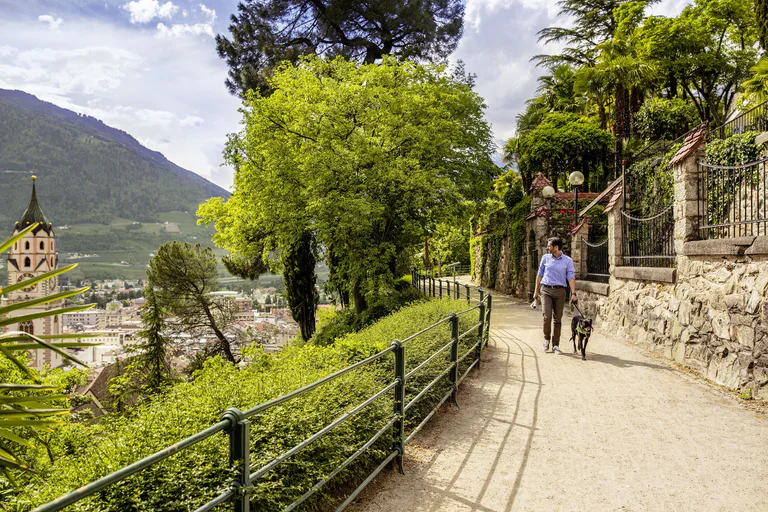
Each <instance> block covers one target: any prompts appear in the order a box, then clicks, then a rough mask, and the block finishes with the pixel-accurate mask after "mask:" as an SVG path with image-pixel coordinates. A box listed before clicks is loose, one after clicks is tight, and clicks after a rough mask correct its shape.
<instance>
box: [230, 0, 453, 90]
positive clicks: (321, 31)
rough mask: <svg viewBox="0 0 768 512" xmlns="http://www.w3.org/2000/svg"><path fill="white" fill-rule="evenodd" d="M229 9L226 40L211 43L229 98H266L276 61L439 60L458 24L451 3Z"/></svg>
mask: <svg viewBox="0 0 768 512" xmlns="http://www.w3.org/2000/svg"><path fill="white" fill-rule="evenodd" d="M237 9H238V14H236V15H232V17H231V22H232V23H231V25H230V26H229V31H230V33H231V39H229V38H227V37H225V36H222V35H219V36H216V49H217V51H218V53H219V56H220V57H221V58H223V59H225V60H226V62H227V65H228V66H229V78H228V79H227V81H226V85H227V88H228V89H229V91H230V92H231V93H233V94H244V93H245V92H246V91H248V90H249V89H254V90H256V91H260V92H261V93H266V92H267V91H268V90H269V89H270V87H271V86H270V83H269V77H270V76H271V75H272V72H273V70H274V69H275V68H276V67H277V66H278V65H279V64H280V62H282V61H288V62H291V63H296V62H298V59H299V57H300V56H302V55H310V54H317V55H323V56H327V57H330V58H333V57H335V56H343V57H346V58H347V59H350V60H355V61H361V62H365V63H368V64H371V63H374V62H376V61H377V60H379V59H381V58H382V57H384V56H385V55H397V56H399V57H402V58H407V59H427V60H435V59H437V60H439V59H444V58H446V57H447V56H448V55H449V54H450V53H451V52H452V51H453V50H454V49H455V48H456V45H457V43H458V41H459V38H460V37H461V32H462V25H463V18H464V3H463V2H461V1H459V0H423V1H418V2H412V1H410V2H409V1H403V0H385V1H379V2H354V1H350V2H340V1H335V0H316V1H313V2H304V1H299V0H245V1H243V2H240V3H239V4H238V6H237Z"/></svg>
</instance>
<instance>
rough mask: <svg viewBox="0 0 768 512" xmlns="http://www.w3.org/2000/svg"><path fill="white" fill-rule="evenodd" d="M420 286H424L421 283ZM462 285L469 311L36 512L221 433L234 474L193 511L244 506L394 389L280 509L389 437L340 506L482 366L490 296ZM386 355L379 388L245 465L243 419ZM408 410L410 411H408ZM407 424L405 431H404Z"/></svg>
mask: <svg viewBox="0 0 768 512" xmlns="http://www.w3.org/2000/svg"><path fill="white" fill-rule="evenodd" d="M430 279H431V278H429V277H427V276H424V275H419V274H418V273H417V272H415V271H414V273H413V274H412V284H413V286H415V287H417V288H419V287H420V286H421V284H426V283H427V282H429V280H430ZM432 284H433V286H432V290H434V289H435V287H434V279H432ZM470 288H471V290H470ZM424 289H425V290H428V289H427V288H424ZM454 289H455V290H458V288H457V287H456V286H454ZM462 290H463V291H464V292H465V294H464V295H463V296H462V297H464V298H466V300H467V301H468V303H470V304H469V305H470V306H471V307H468V309H466V310H464V311H461V312H459V313H451V315H449V316H448V317H446V318H444V319H442V320H440V321H438V322H436V323H434V324H432V325H431V326H429V327H427V328H425V329H422V330H421V331H419V332H417V333H415V334H413V335H411V336H409V337H408V338H406V339H405V340H402V341H400V340H394V341H393V342H392V344H391V345H390V346H389V347H387V348H386V349H384V350H382V351H380V352H378V353H376V354H374V355H372V356H370V357H368V358H366V359H363V360H361V361H358V362H357V363H354V364H352V365H350V366H347V367H346V368H343V369H341V370H339V371H337V372H335V373H333V374H331V375H328V376H326V377H324V378H322V379H320V380H318V381H315V382H313V383H311V384H308V385H306V386H304V387H302V388H300V389H297V390H295V391H293V392H291V393H288V394H286V395H283V396H280V397H277V398H275V399H273V400H270V401H268V402H264V403H262V404H259V405H257V406H255V407H253V408H251V409H248V410H246V411H241V410H239V409H237V408H231V409H227V410H226V411H224V413H223V414H222V416H221V420H220V421H219V422H218V423H216V424H214V425H212V426H211V427H209V428H207V429H205V430H203V431H201V432H198V433H197V434H195V435H193V436H190V437H188V438H186V439H184V440H182V441H180V442H178V443H176V444H174V445H172V446H169V447H167V448H165V449H164V450H161V451H160V452H157V453H155V454H152V455H150V456H148V457H146V458H144V459H142V460H140V461H138V462H136V463H134V464H131V465H130V466H127V467H125V468H122V469H120V470H119V471H116V472H114V473H112V474H110V475H107V476H105V477H103V478H101V479H99V480H97V481H95V482H91V483H89V484H87V485H85V486H83V487H81V488H79V489H77V490H75V491H73V492H71V493H69V494H67V495H65V496H62V497H60V498H58V499H56V500H54V501H52V502H50V503H47V504H45V505H42V506H40V507H38V508H36V509H35V511H34V512H52V511H56V510H61V509H63V508H65V507H67V506H69V505H72V504H74V503H77V502H79V501H81V500H83V499H86V498H87V497H89V496H91V495H93V494H95V493H97V492H99V491H101V490H103V489H105V488H107V487H109V486H112V485H115V484H118V483H119V482H121V481H123V480H125V479H126V478H128V477H130V476H131V475H133V474H135V473H137V472H139V471H142V470H143V469H145V468H148V467H150V466H152V465H154V464H156V463H158V462H160V461H162V460H164V459H166V458H168V457H171V456H173V455H174V454H176V453H178V452H180V451H182V450H185V449H188V448H190V447H192V446H194V445H196V444H198V443H200V442H202V441H204V440H205V439H208V438H210V437H211V436H214V435H216V434H218V433H221V432H226V433H227V435H228V436H229V461H230V466H231V468H232V470H233V471H234V473H235V475H236V476H235V478H234V480H233V481H232V483H231V485H230V486H229V488H228V489H227V490H225V491H224V492H222V493H220V494H219V495H218V496H217V497H215V498H214V499H213V500H211V501H209V502H207V503H205V504H204V505H202V506H200V507H199V508H198V509H197V511H196V512H203V511H207V510H213V509H214V508H216V507H218V506H221V505H223V504H226V503H231V509H232V510H234V511H236V512H247V511H249V510H250V493H251V488H252V485H253V483H254V482H255V481H256V480H258V479H259V478H261V477H263V476H265V475H266V474H268V473H269V472H270V471H272V470H274V469H275V468H277V467H278V466H279V465H281V464H283V463H285V462H286V461H288V460H289V459H290V458H291V457H293V456H294V455H296V454H298V453H299V452H301V451H302V450H304V449H305V448H307V447H308V446H310V445H311V444H313V443H314V442H316V441H317V440H319V439H321V438H322V437H324V436H325V435H327V434H328V433H329V432H331V431H332V430H333V429H335V428H336V427H338V426H339V425H341V424H342V423H344V422H346V421H348V420H350V419H351V418H353V417H355V416H356V415H357V414H359V413H360V412H362V411H363V410H365V409H366V408H367V407H369V406H371V405H372V404H373V403H374V402H376V401H377V400H379V399H382V398H383V397H385V396H388V395H389V394H391V393H393V394H394V396H393V397H392V398H393V400H392V403H393V411H392V414H391V415H390V416H389V417H385V418H382V421H383V423H384V425H383V427H382V428H381V429H380V430H379V431H378V432H376V433H375V434H374V435H373V436H372V437H370V438H369V439H367V440H366V441H365V442H364V443H363V445H362V446H361V447H360V448H359V449H358V450H357V451H356V452H354V453H353V454H352V455H350V456H349V457H348V458H347V459H346V460H344V461H343V462H342V463H341V464H340V465H339V466H337V467H336V468H335V469H334V470H333V471H331V473H330V474H328V475H327V476H326V477H325V478H323V479H322V480H320V481H318V482H317V483H315V484H314V485H313V486H312V487H311V488H310V489H309V490H307V491H306V492H305V493H304V494H302V495H301V496H300V497H299V498H298V499H296V500H295V501H294V502H293V503H291V504H290V505H288V506H287V507H286V508H285V510H286V511H290V510H294V509H295V508H296V507H298V506H299V505H300V504H302V503H303V502H305V501H306V500H307V499H309V498H310V497H312V496H313V495H314V494H315V493H317V492H318V491H319V490H320V489H321V488H322V487H323V486H324V485H325V484H326V483H328V482H329V481H330V480H331V479H332V478H333V477H334V476H336V475H337V474H338V473H339V472H340V471H342V470H343V469H344V468H346V467H347V466H349V465H350V464H352V463H353V462H354V461H355V460H356V459H357V458H358V457H359V456H360V455H362V454H363V453H364V452H365V451H366V450H368V449H370V448H371V447H372V446H373V445H374V444H375V443H376V442H377V441H378V440H380V439H382V438H384V437H385V436H387V435H389V436H390V438H391V439H392V445H391V449H390V452H389V454H388V455H387V456H386V457H385V458H384V459H383V460H382V461H381V463H380V464H379V465H378V466H377V467H376V468H374V469H373V470H372V472H371V473H370V474H369V475H368V477H367V478H366V479H365V480H364V481H363V482H362V483H361V484H360V485H359V486H358V487H357V488H356V489H355V490H354V491H353V492H352V493H351V494H350V496H349V497H348V498H347V499H346V500H345V501H344V502H343V503H342V504H341V505H340V506H339V508H338V509H337V510H343V509H344V508H346V507H347V506H348V505H349V504H350V503H351V502H352V501H353V500H354V498H355V497H356V496H357V495H358V494H359V493H360V492H361V491H362V490H363V489H364V488H365V487H366V486H367V485H368V484H369V483H370V482H371V481H372V480H373V478H374V477H375V476H376V475H377V474H379V473H380V472H381V471H382V470H383V469H384V468H385V467H386V466H387V464H389V463H390V462H392V461H393V460H394V461H395V462H396V463H397V464H398V465H399V466H400V469H401V470H402V457H403V456H404V455H405V447H406V445H407V444H408V442H409V441H410V440H411V439H412V438H413V436H414V435H415V434H416V432H418V431H419V430H420V429H421V428H422V427H423V426H424V425H425V424H426V422H427V421H429V419H430V418H431V417H432V416H433V415H434V413H435V412H436V411H437V410H438V409H439V407H440V406H442V405H443V404H444V403H445V402H446V400H448V399H451V400H452V401H453V402H454V403H455V402H456V399H457V392H458V386H459V384H460V383H461V381H462V380H463V379H464V377H466V375H467V374H468V373H469V371H470V370H471V369H472V368H479V367H480V354H481V351H482V349H483V347H484V346H485V345H486V344H487V342H488V333H489V329H490V325H489V323H490V315H491V308H492V298H491V296H490V295H487V294H485V292H484V291H483V290H481V289H478V288H475V287H468V288H466V289H464V288H462ZM425 293H427V294H430V295H432V296H435V294H434V293H431V292H430V291H427V292H425ZM449 295H450V294H449ZM449 295H446V296H449ZM473 296H476V297H477V301H476V304H475V305H474V306H472V305H471V299H472V297H473ZM473 315H477V316H476V318H477V321H476V322H474V323H472V324H471V327H470V328H469V330H466V331H465V332H464V333H461V334H460V333H459V326H460V320H461V319H462V318H467V319H468V318H471V317H472V316H473ZM470 322H471V321H470ZM465 323H466V322H465ZM443 325H450V336H449V338H450V339H447V340H446V343H445V344H443V345H442V348H439V349H437V350H435V351H434V352H433V353H432V354H431V355H429V357H427V358H426V359H425V360H424V361H418V362H416V363H414V361H411V360H409V359H408V354H409V353H410V349H409V348H408V347H409V346H414V347H415V345H414V343H415V341H416V340H418V339H419V338H420V337H422V336H424V335H426V334H427V333H430V332H432V331H434V330H435V329H439V328H440V327H441V326H443ZM459 350H461V351H462V354H460V353H459ZM390 353H391V354H393V356H394V371H393V373H392V380H390V381H389V382H388V383H386V384H384V385H383V387H382V388H381V389H380V390H379V391H377V392H376V393H375V394H374V395H372V396H370V397H368V398H367V399H366V400H364V401H363V402H362V403H360V404H358V405H357V406H355V407H354V408H353V409H352V410H349V411H347V412H345V413H344V414H342V415H341V416H339V417H338V418H337V419H335V420H334V421H333V422H331V423H330V424H328V425H326V426H325V427H323V428H322V429H320V430H319V431H317V432H315V433H314V434H312V435H311V436H309V437H308V438H306V439H305V440H303V441H302V442H300V443H299V444H297V445H295V446H294V447H292V448H290V449H288V450H287V451H286V452H284V453H282V454H281V455H279V456H277V457H275V458H274V459H272V460H271V461H270V462H268V463H266V464H264V465H263V466H261V467H258V468H253V467H252V466H251V462H250V456H251V453H250V423H249V418H252V417H254V416H256V415H258V414H260V413H263V412H264V411H266V410H268V409H270V408H272V407H275V406H279V405H280V404H283V403H286V402H289V401H291V400H293V399H295V398H297V397H300V396H302V395H304V394H306V393H308V392H310V391H312V390H313V389H316V388H319V387H320V386H323V385H324V384H327V383H329V382H331V381H333V380H336V379H338V378H340V377H342V376H344V375H347V374H349V373H350V372H352V371H354V370H357V369H360V368H363V367H367V366H370V365H374V364H381V361H382V359H383V358H385V357H386V356H389V354H390ZM413 354H416V355H418V354H419V351H418V350H415V351H414V352H413ZM413 354H412V355H413ZM441 355H442V356H444V357H443V358H442V359H441V357H440V356H441ZM470 356H472V357H470ZM389 357H391V356H389ZM468 358H469V359H468ZM409 363H410V364H415V367H414V368H413V369H411V370H410V371H409V372H407V373H406V369H407V367H408V364H409ZM440 364H443V366H439V365H440ZM436 365H437V366H436ZM425 370H431V371H432V372H433V373H434V372H439V374H438V375H437V377H436V378H432V375H431V374H430V373H428V372H427V373H426V376H425ZM425 378H426V379H429V382H428V383H427V384H426V385H424V386H423V387H418V386H420V385H421V382H423V381H424V379H425ZM414 386H417V387H414ZM439 388H442V389H443V390H445V391H446V393H445V394H443V395H441V397H442V398H441V399H440V400H439V401H438V403H437V405H434V406H433V407H431V408H430V407H429V406H430V405H432V404H430V403H427V402H424V399H425V398H426V397H429V396H431V395H430V391H433V392H435V391H437V392H442V391H441V389H439ZM411 394H412V395H413V397H412V398H410V400H406V399H407V397H408V396H410V395H411ZM409 411H410V414H407V413H408V412H409ZM416 422H418V423H416ZM411 424H415V427H413V428H410V426H409V425H411ZM407 426H408V428H407ZM406 430H408V436H407V437H406Z"/></svg>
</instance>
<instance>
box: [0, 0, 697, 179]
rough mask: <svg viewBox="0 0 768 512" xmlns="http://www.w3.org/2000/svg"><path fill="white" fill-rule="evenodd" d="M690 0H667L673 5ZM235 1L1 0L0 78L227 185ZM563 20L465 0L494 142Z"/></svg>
mask: <svg viewBox="0 0 768 512" xmlns="http://www.w3.org/2000/svg"><path fill="white" fill-rule="evenodd" d="M686 3H688V1H687V0H662V1H661V2H660V3H659V4H657V5H655V6H654V7H653V11H652V12H653V13H654V14H663V15H676V14H677V13H679V12H680V11H681V10H682V8H683V6H684V5H685V4H686ZM236 8H237V0H203V1H200V0H170V1H163V0H128V1H126V0H117V1H115V0H101V1H91V0H45V1H43V0H0V88H4V89H20V90H23V91H26V92H29V93H31V94H34V95H35V96H37V97H39V98H41V99H43V100H46V101H50V102H52V103H54V104H56V105H59V106H61V107H64V108H68V109H71V110H74V111H76V112H81V113H85V114H89V115H92V116H94V117H97V118H99V119H101V120H103V121H104V122H105V123H107V124H108V125H110V126H114V127H115V128H119V129H121V130H125V131H126V132H128V133H130V134H131V135H133V136H134V137H135V138H136V139H137V140H139V141H140V142H141V143H142V144H144V145H146V146H147V147H149V148H150V149H153V150H156V151H160V152H162V153H163V154H165V155H166V157H168V158H169V159H170V160H172V161H173V162H175V163H177V164H179V165H181V166H182V167H184V168H186V169H189V170H191V171H194V172H196V173H198V174H200V175H202V176H204V177H206V178H207V179H209V180H211V181H213V182H214V183H216V184H218V185H220V186H222V187H224V188H230V187H231V185H232V170H231V169H229V168H227V167H221V163H222V157H221V152H222V149H223V147H224V143H225V141H226V135H227V133H231V132H233V131H237V129H238V123H239V120H240V115H239V114H238V112H237V109H238V106H239V102H238V100H237V98H235V97H233V96H231V95H230V94H229V93H228V92H227V90H226V88H225V87H224V80H225V78H226V74H227V68H226V65H225V64H224V62H223V61H222V60H221V59H219V58H218V56H217V55H216V50H215V43H214V40H213V36H214V35H215V34H218V33H226V32H227V27H228V24H229V17H230V15H231V14H232V13H233V12H235V10H236ZM554 23H558V24H560V23H567V20H557V0H468V1H467V5H466V13H465V22H464V36H463V37H462V39H461V41H460V43H459V46H458V48H457V50H456V52H455V53H454V54H453V55H452V56H451V59H450V60H451V61H454V62H455V61H456V60H458V59H461V60H463V61H464V62H465V64H466V67H467V70H468V71H470V72H472V73H475V74H477V88H476V89H477V92H478V93H479V94H480V95H482V96H483V97H484V98H485V100H486V103H487V105H488V109H487V118H488V120H489V121H490V122H491V124H492V126H493V130H494V136H495V137H496V138H497V140H498V141H499V143H502V142H503V141H504V140H505V139H507V138H508V137H510V136H512V135H513V134H514V123H515V116H516V115H517V113H519V112H520V111H521V110H522V108H523V104H524V102H525V100H526V99H528V98H530V97H531V96H532V95H533V93H534V91H535V90H536V78H537V77H538V76H539V74H541V73H540V71H541V70H540V69H538V68H535V67H534V66H533V65H532V64H531V63H530V62H529V59H530V58H531V56H533V55H535V54H537V53H544V52H548V51H556V50H557V49H556V48H545V47H542V46H541V45H540V44H539V43H537V41H536V32H537V31H538V30H540V29H541V28H543V27H545V26H549V25H552V24H554Z"/></svg>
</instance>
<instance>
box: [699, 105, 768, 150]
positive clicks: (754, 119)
mask: <svg viewBox="0 0 768 512" xmlns="http://www.w3.org/2000/svg"><path fill="white" fill-rule="evenodd" d="M766 130H768V101H764V102H763V103H760V104H759V105H757V106H755V107H753V108H751V109H749V110H747V111H746V112H744V113H742V114H740V115H739V116H737V117H735V118H733V119H731V120H730V121H727V122H725V123H723V124H722V125H720V126H718V127H717V128H713V129H712V130H710V131H709V134H707V140H708V141H710V140H715V139H727V138H728V137H730V136H731V135H738V134H740V133H744V132H748V131H757V132H764V131H766Z"/></svg>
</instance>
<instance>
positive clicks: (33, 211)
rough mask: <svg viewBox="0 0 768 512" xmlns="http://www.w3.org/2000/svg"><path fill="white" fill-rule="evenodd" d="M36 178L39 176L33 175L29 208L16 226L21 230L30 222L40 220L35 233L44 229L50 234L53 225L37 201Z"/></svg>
mask: <svg viewBox="0 0 768 512" xmlns="http://www.w3.org/2000/svg"><path fill="white" fill-rule="evenodd" d="M35 180H37V176H32V198H31V199H30V200H29V205H28V206H27V209H26V210H25V211H24V214H23V215H22V216H21V218H20V219H19V221H18V222H17V223H16V227H17V229H19V230H21V229H24V228H26V227H27V226H29V225H30V224H34V223H35V222H39V223H40V225H39V226H38V227H37V228H35V230H34V231H33V233H37V232H38V231H41V230H42V231H45V232H46V233H47V234H49V235H50V234H51V228H52V227H53V225H52V224H51V223H50V222H48V219H46V218H45V214H44V213H43V209H42V208H40V203H38V202H37V191H36V190H35Z"/></svg>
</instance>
